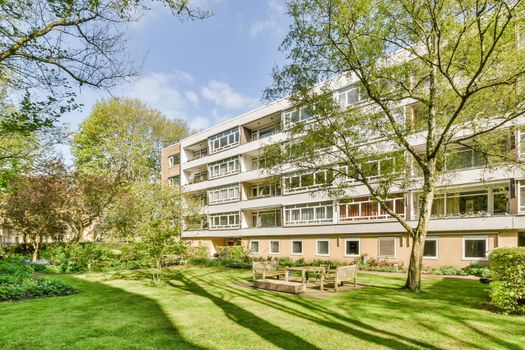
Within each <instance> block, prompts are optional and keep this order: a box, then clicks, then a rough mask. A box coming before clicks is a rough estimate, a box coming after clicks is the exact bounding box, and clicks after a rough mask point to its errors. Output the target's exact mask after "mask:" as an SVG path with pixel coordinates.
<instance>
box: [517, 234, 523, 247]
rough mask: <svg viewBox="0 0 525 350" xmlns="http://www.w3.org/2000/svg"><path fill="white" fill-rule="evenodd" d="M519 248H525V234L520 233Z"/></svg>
mask: <svg viewBox="0 0 525 350" xmlns="http://www.w3.org/2000/svg"><path fill="white" fill-rule="evenodd" d="M518 247H525V232H518Z"/></svg>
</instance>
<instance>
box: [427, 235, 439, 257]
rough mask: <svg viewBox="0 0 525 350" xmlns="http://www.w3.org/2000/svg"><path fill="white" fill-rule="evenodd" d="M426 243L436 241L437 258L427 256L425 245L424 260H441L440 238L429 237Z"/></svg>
mask: <svg viewBox="0 0 525 350" xmlns="http://www.w3.org/2000/svg"><path fill="white" fill-rule="evenodd" d="M426 241H435V242H436V256H426V255H424V254H425V246H424V243H423V260H437V259H438V258H439V238H438V237H436V236H427V237H426V238H425V242H426Z"/></svg>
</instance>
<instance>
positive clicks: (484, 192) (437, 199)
mask: <svg viewBox="0 0 525 350" xmlns="http://www.w3.org/2000/svg"><path fill="white" fill-rule="evenodd" d="M491 196H492V208H490V207H489V197H491ZM508 211H509V208H508V189H507V188H502V189H481V190H476V191H465V192H456V193H452V192H450V193H441V194H436V195H435V196H434V202H433V204H432V215H433V216H435V217H446V216H473V215H486V214H489V213H492V214H495V215H502V214H506V213H508Z"/></svg>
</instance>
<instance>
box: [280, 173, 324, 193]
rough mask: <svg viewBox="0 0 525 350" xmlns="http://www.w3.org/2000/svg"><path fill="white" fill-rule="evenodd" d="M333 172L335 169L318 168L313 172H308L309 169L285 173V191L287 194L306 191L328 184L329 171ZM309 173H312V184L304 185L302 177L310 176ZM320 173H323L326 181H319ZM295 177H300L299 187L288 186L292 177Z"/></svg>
mask: <svg viewBox="0 0 525 350" xmlns="http://www.w3.org/2000/svg"><path fill="white" fill-rule="evenodd" d="M330 171H331V172H332V176H334V175H333V170H330V169H322V170H318V171H314V172H312V173H310V172H308V171H305V172H295V173H290V174H285V175H284V176H283V184H284V191H283V192H284V193H285V194H287V193H297V192H304V191H309V190H312V189H315V188H319V187H321V186H323V185H326V184H327V182H328V176H329V172H330ZM308 175H311V176H312V184H311V185H304V186H303V185H302V183H301V182H302V178H303V177H304V176H308ZM318 175H321V176H322V178H323V179H324V181H321V182H317V177H318ZM293 178H298V181H299V187H291V186H288V183H290V184H291V182H292V179H293Z"/></svg>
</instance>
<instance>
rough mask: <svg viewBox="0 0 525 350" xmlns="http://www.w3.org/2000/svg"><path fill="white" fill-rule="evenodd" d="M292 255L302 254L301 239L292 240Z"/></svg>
mask: <svg viewBox="0 0 525 350" xmlns="http://www.w3.org/2000/svg"><path fill="white" fill-rule="evenodd" d="M292 255H303V241H292Z"/></svg>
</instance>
